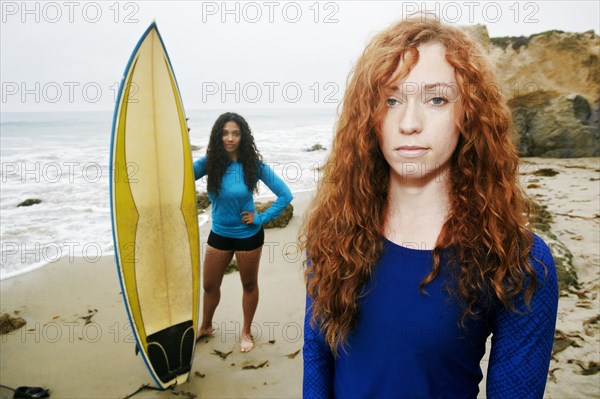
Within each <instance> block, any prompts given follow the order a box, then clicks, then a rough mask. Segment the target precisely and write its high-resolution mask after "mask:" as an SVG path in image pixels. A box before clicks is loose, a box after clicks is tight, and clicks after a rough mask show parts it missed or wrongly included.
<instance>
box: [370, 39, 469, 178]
mask: <svg viewBox="0 0 600 399" xmlns="http://www.w3.org/2000/svg"><path fill="white" fill-rule="evenodd" d="M417 51H418V52H419V60H418V62H417V63H416V64H415V65H414V66H413V68H412V69H411V71H410V73H409V74H408V76H406V77H405V78H404V79H403V80H402V81H401V82H398V84H397V86H396V87H393V88H392V89H390V93H389V95H388V97H387V106H388V110H387V113H386V116H385V118H384V120H383V123H382V128H381V137H380V145H381V149H382V153H383V156H384V158H385V159H386V161H387V162H388V164H389V165H390V173H391V177H392V178H394V177H396V178H397V177H400V178H401V179H402V181H406V179H415V178H417V179H419V178H422V177H423V176H427V175H430V174H432V173H434V174H439V173H444V172H446V171H448V170H449V168H450V158H451V157H452V153H453V152H454V150H455V149H456V145H457V143H458V138H459V132H458V129H457V127H456V125H455V123H454V113H455V107H456V106H458V101H457V100H458V90H457V84H456V79H455V77H454V68H453V67H452V66H451V65H450V64H449V63H448V61H446V58H445V55H446V49H445V47H444V46H443V45H442V44H441V43H439V42H436V41H433V42H428V43H424V44H422V45H420V46H419V47H417ZM399 67H400V66H399Z"/></svg>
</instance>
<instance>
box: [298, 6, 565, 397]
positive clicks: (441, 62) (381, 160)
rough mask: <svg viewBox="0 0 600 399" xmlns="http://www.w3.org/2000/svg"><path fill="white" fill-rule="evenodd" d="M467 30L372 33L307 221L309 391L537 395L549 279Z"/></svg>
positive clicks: (549, 326)
mask: <svg viewBox="0 0 600 399" xmlns="http://www.w3.org/2000/svg"><path fill="white" fill-rule="evenodd" d="M498 87H499V86H498V84H497V82H496V80H495V77H494V75H493V73H492V68H491V67H490V66H489V64H488V63H487V61H486V59H485V57H484V56H483V52H482V50H480V49H479V46H478V45H477V44H476V42H475V41H474V40H472V39H470V38H469V37H468V36H467V34H465V33H464V32H463V31H461V30H458V29H456V28H453V27H450V26H446V25H444V24H441V23H439V22H436V21H434V20H432V18H431V16H429V18H426V19H425V18H423V17H420V18H415V19H407V20H404V21H402V22H399V23H396V24H394V25H392V26H391V27H390V28H388V29H387V30H385V31H384V32H382V33H380V34H378V35H376V36H375V37H374V38H373V39H372V40H371V42H370V44H368V45H367V47H366V49H365V50H364V53H363V54H362V56H361V57H360V58H359V60H358V62H357V64H356V66H355V68H354V70H353V73H352V75H351V78H350V79H349V81H348V87H347V91H346V93H345V96H344V100H343V104H342V106H341V112H340V116H339V120H338V123H337V127H336V129H337V130H336V135H335V138H334V143H333V147H332V152H331V155H330V158H329V160H328V163H327V167H326V168H325V170H324V175H323V177H322V179H321V181H320V183H319V186H318V190H317V193H316V195H315V198H314V200H313V203H312V210H311V211H309V213H308V218H307V219H306V221H305V225H304V229H303V233H302V235H301V242H302V244H303V247H304V248H305V249H306V251H307V254H308V260H307V268H306V274H305V275H306V278H307V291H308V292H307V309H306V317H305V336H304V352H303V353H304V386H303V389H304V396H305V397H306V398H327V397H332V396H334V397H339V398H410V399H417V398H451V399H464V398H473V399H474V398H476V397H477V394H478V392H479V388H478V385H479V383H480V381H481V380H482V377H483V375H482V370H481V367H480V361H481V359H482V357H483V355H484V353H485V351H486V340H487V338H488V337H489V336H490V334H491V352H490V358H489V364H488V367H487V397H488V398H519V399H523V398H541V397H542V396H543V392H544V387H545V384H546V377H547V373H548V365H549V361H550V355H551V351H552V342H553V337H554V327H555V321H556V310H557V301H558V289H557V277H556V270H555V266H554V261H553V258H552V255H551V254H550V251H549V249H548V247H547V246H546V244H545V243H544V242H543V241H542V240H541V239H540V238H539V237H538V236H536V235H535V234H534V233H533V232H532V231H531V229H530V228H529V226H528V221H527V219H528V215H529V207H528V205H527V202H526V198H525V196H524V194H523V193H522V190H521V188H520V187H519V183H518V176H519V175H518V162H519V159H518V154H517V151H516V149H515V145H514V143H513V140H514V137H513V128H512V125H511V117H510V113H509V110H508V108H507V106H506V103H505V101H504V99H503V98H502V95H501V93H500V92H499V90H498Z"/></svg>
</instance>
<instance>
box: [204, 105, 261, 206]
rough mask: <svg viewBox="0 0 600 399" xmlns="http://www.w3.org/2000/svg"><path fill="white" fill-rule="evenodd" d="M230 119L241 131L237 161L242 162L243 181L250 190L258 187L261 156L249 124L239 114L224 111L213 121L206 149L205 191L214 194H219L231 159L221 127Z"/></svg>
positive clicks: (252, 190)
mask: <svg viewBox="0 0 600 399" xmlns="http://www.w3.org/2000/svg"><path fill="white" fill-rule="evenodd" d="M231 121H233V122H235V123H236V124H237V125H238V126H239V127H240V131H241V133H242V137H241V138H240V146H239V149H238V156H237V161H238V162H239V163H241V164H242V168H243V170H244V183H246V186H247V187H248V190H250V191H251V192H254V191H256V190H257V187H258V165H259V163H260V162H262V156H261V155H260V153H259V152H258V149H257V148H256V144H254V137H252V131H251V130H250V126H248V122H246V120H245V119H244V118H243V117H242V116H241V115H238V114H236V113H234V112H226V113H224V114H222V115H221V116H219V117H218V118H217V120H216V121H215V124H214V125H213V127H212V131H211V132H210V140H209V142H208V149H207V150H206V171H207V174H208V182H207V191H209V192H212V193H215V195H219V191H220V190H221V181H222V180H223V175H225V170H226V169H227V166H229V164H230V163H231V159H230V158H229V155H228V154H227V152H226V151H225V148H224V147H223V127H224V126H225V124H226V123H227V122H231Z"/></svg>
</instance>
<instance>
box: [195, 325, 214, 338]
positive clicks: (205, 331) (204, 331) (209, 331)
mask: <svg viewBox="0 0 600 399" xmlns="http://www.w3.org/2000/svg"><path fill="white" fill-rule="evenodd" d="M214 333H215V329H214V328H213V327H212V326H210V327H206V328H205V327H201V328H200V330H198V335H197V336H196V341H197V340H199V339H200V338H204V337H209V336H211V335H213V334H214Z"/></svg>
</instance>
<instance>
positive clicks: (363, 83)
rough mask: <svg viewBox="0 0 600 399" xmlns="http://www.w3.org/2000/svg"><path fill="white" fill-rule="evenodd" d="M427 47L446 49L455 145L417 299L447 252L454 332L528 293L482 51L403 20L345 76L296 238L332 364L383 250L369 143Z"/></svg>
mask: <svg viewBox="0 0 600 399" xmlns="http://www.w3.org/2000/svg"><path fill="white" fill-rule="evenodd" d="M429 41H438V42H440V43H442V44H443V45H444V46H445V48H446V59H447V61H448V63H449V64H450V65H451V66H452V67H453V68H454V70H455V78H456V81H457V86H458V91H459V93H460V94H459V98H458V101H459V107H457V108H458V109H459V115H457V118H456V123H457V126H458V129H459V132H460V138H459V142H458V145H457V148H456V150H455V152H454V154H453V156H452V160H451V172H450V185H451V188H450V192H451V196H450V212H449V217H448V219H447V221H446V223H445V224H444V226H443V228H442V231H441V233H440V235H439V237H438V239H437V242H436V245H435V248H434V250H433V260H434V264H433V268H432V271H431V273H430V274H429V275H428V276H427V277H426V278H425V279H424V280H423V282H422V283H421V289H422V290H424V289H425V287H426V285H427V284H428V283H430V282H431V281H433V280H434V279H435V278H436V277H437V276H438V274H439V272H440V260H441V256H442V250H443V249H448V248H452V251H450V253H451V254H452V257H451V259H450V261H449V262H448V264H449V265H450V266H451V267H453V270H454V273H453V275H454V280H455V281H454V282H455V284H454V285H453V287H455V289H454V290H453V292H452V294H453V295H454V296H455V297H456V298H457V299H458V300H459V301H460V302H461V303H462V304H463V306H464V312H463V314H462V318H461V320H460V323H461V324H463V323H464V321H465V319H466V318H468V317H478V316H479V311H480V309H481V306H480V305H481V304H482V303H484V302H487V301H488V300H489V299H493V298H495V299H496V300H497V301H499V302H500V303H501V304H502V305H503V306H505V307H507V308H509V309H514V306H513V300H514V298H515V297H516V296H517V295H518V294H520V293H522V292H523V295H524V298H525V301H526V303H529V301H530V300H531V297H532V295H533V293H534V291H535V289H536V281H537V280H536V275H535V272H534V270H533V268H532V266H531V264H530V262H529V251H530V249H531V246H532V242H533V236H532V234H531V232H530V231H529V230H528V228H527V218H528V214H529V205H528V202H527V201H526V198H525V196H524V194H523V193H522V190H521V188H520V186H519V183H518V163H519V158H518V153H517V150H516V147H515V144H514V142H513V139H514V134H513V132H514V129H513V127H512V122H511V115H510V112H509V109H508V107H507V106H506V102H505V100H504V99H503V97H502V95H501V93H500V90H499V85H498V84H497V82H496V79H495V76H494V73H493V70H492V68H491V66H490V64H489V63H488V61H487V60H486V57H485V56H484V55H483V54H484V52H483V51H482V50H481V49H480V47H479V45H478V44H477V43H476V41H475V40H473V39H471V38H469V36H468V35H467V34H466V33H465V32H463V31H461V30H459V29H457V28H454V27H451V26H448V25H445V24H442V23H439V22H438V21H435V20H431V19H429V20H423V19H422V18H415V19H408V20H405V21H401V22H399V23H396V24H394V25H392V26H391V27H390V28H388V29H387V30H385V31H383V32H382V33H380V34H378V35H376V36H375V37H374V38H373V39H372V40H371V42H370V43H369V44H368V45H367V47H366V48H365V50H364V52H363V54H362V56H361V57H360V58H359V60H358V62H357V64H356V66H355V67H354V69H353V71H352V73H351V75H350V77H349V80H348V85H347V90H346V93H345V95H344V99H343V103H342V104H341V109H340V113H339V119H338V122H337V126H336V134H335V137H334V141H333V146H332V150H331V154H330V156H329V159H328V161H327V164H326V166H325V168H324V171H323V175H322V179H321V181H320V182H319V184H318V188H317V192H316V194H315V198H314V199H313V202H312V204H311V210H310V211H309V213H307V218H306V220H305V222H304V226H303V231H302V232H301V234H300V242H301V243H302V246H303V248H304V249H305V250H306V251H307V253H308V255H309V259H310V260H309V262H310V266H309V267H307V269H306V272H305V276H306V278H307V290H308V295H310V297H311V298H312V300H313V304H312V313H313V319H312V320H311V322H312V323H317V324H318V325H319V327H320V329H321V331H322V332H323V335H324V337H325V339H326V340H327V342H328V344H329V346H330V347H331V349H332V351H333V353H337V350H338V347H342V348H343V347H344V344H345V342H346V340H347V337H348V334H349V333H350V331H351V330H352V328H353V326H354V325H355V324H356V321H357V319H358V317H359V314H358V313H359V309H358V298H359V297H360V296H361V295H362V294H363V292H362V290H363V288H364V286H365V283H366V282H367V280H368V279H369V276H370V274H371V272H372V270H373V268H374V266H375V264H376V263H377V261H378V259H379V257H380V255H381V252H382V248H383V242H382V232H383V227H384V223H385V215H386V207H387V198H388V184H389V176H390V171H389V165H388V164H387V162H386V161H385V159H384V157H383V155H382V153H381V150H380V147H379V139H378V137H379V133H380V126H381V124H382V121H383V118H384V116H385V113H386V110H387V108H386V98H387V97H386V93H387V91H388V90H389V88H390V86H391V85H392V84H393V83H394V82H396V83H397V82H398V81H400V80H401V79H402V78H403V77H405V76H406V75H407V74H408V72H409V71H410V68H411V67H412V66H414V65H415V64H416V62H417V61H418V52H417V50H416V49H417V47H418V46H419V45H421V44H423V43H426V42H429ZM401 61H402V63H403V67H402V68H400V69H398V65H399V63H400V62H401ZM526 282H527V284H526Z"/></svg>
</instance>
